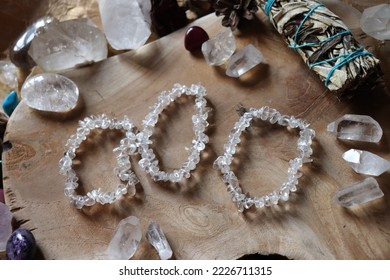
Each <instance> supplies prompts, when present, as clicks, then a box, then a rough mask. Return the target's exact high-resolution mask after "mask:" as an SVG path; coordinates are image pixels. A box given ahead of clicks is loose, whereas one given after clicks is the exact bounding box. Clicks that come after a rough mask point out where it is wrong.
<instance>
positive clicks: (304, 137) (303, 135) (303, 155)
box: [214, 106, 315, 212]
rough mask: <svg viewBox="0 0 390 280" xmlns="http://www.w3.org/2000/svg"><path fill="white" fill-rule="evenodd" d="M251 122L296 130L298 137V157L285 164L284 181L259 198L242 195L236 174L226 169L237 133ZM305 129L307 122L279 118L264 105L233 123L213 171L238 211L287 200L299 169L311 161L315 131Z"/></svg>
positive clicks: (284, 117) (275, 112)
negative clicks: (286, 174)
mask: <svg viewBox="0 0 390 280" xmlns="http://www.w3.org/2000/svg"><path fill="white" fill-rule="evenodd" d="M253 119H261V120H263V121H269V122H270V123H271V124H275V123H277V124H279V125H281V126H286V127H290V128H299V129H300V132H299V135H300V136H299V139H298V142H297V150H298V156H297V157H296V158H294V159H292V160H290V162H289V165H290V166H289V168H288V171H287V172H288V180H287V181H286V182H285V183H283V184H282V186H281V187H280V188H278V189H276V190H275V191H273V192H271V193H269V194H267V195H264V196H262V197H251V196H249V195H246V194H244V193H243V192H242V189H241V186H240V184H239V181H238V179H237V177H236V175H235V174H234V172H233V171H232V170H231V169H230V165H231V163H232V161H233V156H234V154H235V153H236V148H237V145H238V144H239V143H240V136H241V133H242V132H243V131H244V130H246V128H247V127H249V126H250V125H251V121H252V120H253ZM309 126H310V125H309V123H307V122H306V121H304V120H301V119H296V118H295V117H294V116H286V115H281V114H280V113H279V112H278V111H277V110H275V109H271V108H269V107H267V106H265V107H261V108H258V109H257V108H250V109H249V110H247V111H246V112H245V113H244V114H243V115H242V116H241V118H240V119H239V121H238V122H236V123H235V125H234V128H233V130H232V131H231V132H230V135H229V137H228V139H229V140H228V142H227V143H226V144H225V145H224V154H223V155H222V156H219V157H218V158H217V159H216V160H215V162H214V168H215V169H219V170H220V171H221V173H222V176H223V181H224V182H225V184H226V185H227V191H228V193H229V194H230V195H231V197H232V200H233V202H234V203H235V204H236V206H237V208H238V210H239V211H240V212H243V211H244V210H246V209H249V208H251V207H252V206H253V205H255V207H257V208H262V207H264V206H272V205H275V204H278V202H279V200H282V201H287V200H288V199H289V195H290V192H295V191H296V189H297V185H298V178H299V177H300V176H301V175H302V174H301V173H300V172H299V169H300V168H301V167H302V165H303V164H304V163H306V162H311V159H310V156H311V155H312V153H313V150H312V149H311V144H312V140H313V138H314V136H315V132H314V130H313V129H311V128H309Z"/></svg>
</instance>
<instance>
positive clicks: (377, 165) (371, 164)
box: [343, 149, 390, 176]
mask: <svg viewBox="0 0 390 280" xmlns="http://www.w3.org/2000/svg"><path fill="white" fill-rule="evenodd" d="M343 159H344V160H345V161H346V162H348V164H349V165H350V166H351V167H352V168H353V170H355V171H356V172H357V173H361V174H366V175H371V176H379V175H381V174H382V173H384V172H386V171H387V170H389V169H390V162H389V161H388V160H386V159H384V158H381V157H380V156H377V155H375V154H373V153H370V152H367V151H362V150H355V149H351V150H348V151H346V152H345V153H344V154H343Z"/></svg>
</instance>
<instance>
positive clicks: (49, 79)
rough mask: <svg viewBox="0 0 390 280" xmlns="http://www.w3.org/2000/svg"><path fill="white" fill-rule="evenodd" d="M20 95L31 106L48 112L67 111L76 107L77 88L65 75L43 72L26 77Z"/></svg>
mask: <svg viewBox="0 0 390 280" xmlns="http://www.w3.org/2000/svg"><path fill="white" fill-rule="evenodd" d="M21 95H22V98H23V100H24V101H25V102H26V103H27V105H28V106H30V107H31V108H34V109H37V110H40V111H48V112H67V111H69V110H72V109H74V108H75V107H76V105H77V100H78V98H79V89H78V87H77V85H76V84H75V83H74V82H73V81H72V80H70V79H69V78H67V77H65V76H62V75H59V74H51V73H43V74H38V75H35V76H32V77H30V78H29V79H27V80H26V81H25V82H24V84H23V86H22V89H21Z"/></svg>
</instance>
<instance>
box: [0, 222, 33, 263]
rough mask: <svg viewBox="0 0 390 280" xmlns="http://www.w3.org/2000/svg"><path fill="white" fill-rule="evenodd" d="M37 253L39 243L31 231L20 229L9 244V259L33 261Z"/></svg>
mask: <svg viewBox="0 0 390 280" xmlns="http://www.w3.org/2000/svg"><path fill="white" fill-rule="evenodd" d="M36 251H37V243H36V241H35V237H34V235H33V234H32V233H31V231H29V230H27V229H24V228H18V229H16V230H15V231H14V232H13V233H12V234H11V236H10V238H9V239H8V242H7V251H6V252H7V258H8V259H9V260H31V259H33V258H34V256H35V253H36Z"/></svg>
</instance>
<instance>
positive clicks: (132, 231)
mask: <svg viewBox="0 0 390 280" xmlns="http://www.w3.org/2000/svg"><path fill="white" fill-rule="evenodd" d="M141 238H142V233H141V226H140V222H139V219H138V218H137V217H135V216H129V217H127V218H125V219H123V220H121V221H120V222H119V224H118V225H117V227H116V230H115V233H114V236H113V238H112V240H111V242H110V244H109V245H108V250H107V254H108V258H109V259H111V260H128V259H130V258H131V257H133V255H134V253H135V251H136V250H137V248H138V244H139V242H140V241H141Z"/></svg>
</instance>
